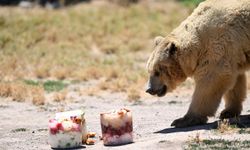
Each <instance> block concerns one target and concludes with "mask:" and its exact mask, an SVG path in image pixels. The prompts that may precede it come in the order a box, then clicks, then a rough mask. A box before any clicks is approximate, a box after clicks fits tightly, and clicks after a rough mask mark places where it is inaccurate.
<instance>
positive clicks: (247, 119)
mask: <svg viewBox="0 0 250 150" xmlns="http://www.w3.org/2000/svg"><path fill="white" fill-rule="evenodd" d="M218 121H220V120H218ZM218 121H214V122H211V123H207V124H205V125H199V126H192V127H186V128H166V129H163V130H160V131H156V132H154V133H162V134H168V133H175V132H188V131H194V130H211V129H216V128H217V127H218ZM229 124H230V125H236V126H237V127H239V128H247V127H250V115H241V116H240V117H239V118H230V119H229Z"/></svg>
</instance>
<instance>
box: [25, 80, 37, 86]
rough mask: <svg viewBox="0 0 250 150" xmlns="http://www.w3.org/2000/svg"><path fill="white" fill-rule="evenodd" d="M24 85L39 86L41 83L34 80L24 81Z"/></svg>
mask: <svg viewBox="0 0 250 150" xmlns="http://www.w3.org/2000/svg"><path fill="white" fill-rule="evenodd" d="M24 83H25V84H27V85H32V86H38V85H39V82H38V81H34V80H24Z"/></svg>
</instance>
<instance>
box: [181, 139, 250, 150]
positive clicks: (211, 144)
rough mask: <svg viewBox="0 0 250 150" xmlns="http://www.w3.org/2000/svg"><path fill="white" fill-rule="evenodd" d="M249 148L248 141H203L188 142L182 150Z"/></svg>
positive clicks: (233, 149) (249, 143) (235, 149)
mask: <svg viewBox="0 0 250 150" xmlns="http://www.w3.org/2000/svg"><path fill="white" fill-rule="evenodd" d="M249 148H250V141H249V140H244V141H241V140H232V141H229V140H224V139H205V140H202V141H200V142H190V143H188V145H187V147H185V148H184V149H186V150H203V149H204V150H206V149H211V150H217V149H220V150H228V149H230V150H238V149H249Z"/></svg>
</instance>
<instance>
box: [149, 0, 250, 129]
mask: <svg viewBox="0 0 250 150" xmlns="http://www.w3.org/2000/svg"><path fill="white" fill-rule="evenodd" d="M248 68H250V1H249V0H207V1H205V2H203V3H201V4H200V5H199V6H198V7H197V8H196V9H195V10H194V12H193V13H192V14H191V15H190V16H189V17H188V18H187V19H186V20H185V21H183V22H182V23H181V24H180V26H179V27H177V28H176V29H174V30H173V31H172V32H171V33H170V35H168V36H167V37H165V38H160V37H157V38H156V39H155V49H154V51H153V53H152V54H151V56H150V58H149V60H148V64H147V69H148V72H149V73H150V76H154V74H155V72H156V71H159V72H160V73H161V74H160V80H161V82H162V83H163V84H165V85H166V86H167V87H168V91H169V90H170V91H171V90H172V89H174V88H175V87H176V86H177V85H178V84H179V83H180V82H183V81H184V80H185V79H186V77H193V78H194V80H195V84H196V86H195V91H194V93H193V97H192V102H191V105H190V107H189V110H188V112H187V114H186V115H185V116H184V117H183V118H180V119H177V120H175V121H174V122H173V123H172V125H173V126H176V127H186V126H192V125H197V124H203V123H206V121H207V117H208V116H213V115H214V114H215V112H216V110H217V108H218V106H219V104H220V101H221V98H222V97H223V95H224V99H225V109H224V110H223V111H222V113H221V116H220V117H221V118H229V117H235V116H238V115H239V114H240V113H241V111H242V102H243V101H244V99H245V97H246V76H245V71H246V70H247V69H248Z"/></svg>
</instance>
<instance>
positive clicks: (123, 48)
mask: <svg viewBox="0 0 250 150" xmlns="http://www.w3.org/2000/svg"><path fill="white" fill-rule="evenodd" d="M166 6H167V9H166ZM191 10H192V9H191V8H187V7H185V6H183V5H182V4H179V3H175V2H171V1H167V2H165V1H160V2H143V3H139V4H135V5H130V6H128V7H120V6H118V5H110V4H109V3H98V2H93V3H87V4H81V5H77V6H74V7H69V8H65V9H61V10H55V11H48V10H44V9H41V8H34V9H29V10H23V9H20V8H14V7H13V8H12V7H11V8H9V7H1V9H0V30H1V34H0V48H1V51H0V79H1V81H2V82H6V81H8V82H9V83H11V82H16V81H17V80H23V79H29V78H33V79H34V78H35V79H38V78H39V79H47V78H55V79H59V80H68V79H70V80H80V81H88V80H100V83H99V84H97V87H95V90H97V89H98V90H108V91H111V92H128V99H138V98H139V97H140V95H141V94H140V93H141V91H142V90H143V87H144V84H145V82H142V81H146V78H147V74H146V70H145V63H146V60H147V58H148V56H149V54H150V52H151V49H152V46H151V43H152V42H151V41H152V39H153V38H154V37H155V36H157V35H167V33H169V32H170V31H171V30H172V29H173V28H174V27H175V26H177V25H178V24H179V23H180V22H181V21H182V20H183V19H184V18H185V17H186V16H188V15H189V13H190V11H191ZM17 35H18V38H17ZM1 86H6V85H1ZM1 86H0V95H1V96H11V97H13V99H15V100H17V101H24V100H25V99H26V97H27V95H25V94H24V93H27V91H26V90H27V88H26V86H24V87H23V85H16V86H14V87H11V89H14V88H17V90H15V92H14V91H11V89H8V88H7V89H6V88H2V87H1ZM28 91H29V90H28ZM95 92H98V91H95ZM28 93H29V92H28ZM38 93H43V92H42V91H39V90H38ZM90 94H91V92H90ZM92 94H93V92H92ZM92 94H91V95H92ZM39 95H41V94H39ZM43 99H44V98H43V96H36V98H34V100H33V101H34V103H35V104H40V103H41V104H42V103H43ZM59 99H60V100H61V98H59Z"/></svg>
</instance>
